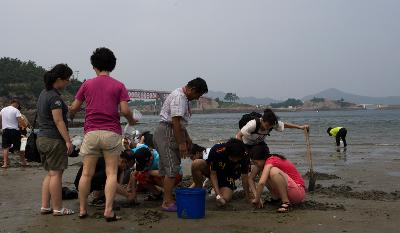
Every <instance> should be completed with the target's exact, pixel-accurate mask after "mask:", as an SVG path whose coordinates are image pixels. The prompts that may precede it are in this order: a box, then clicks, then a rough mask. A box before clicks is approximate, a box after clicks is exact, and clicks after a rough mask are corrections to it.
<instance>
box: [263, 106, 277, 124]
mask: <svg viewBox="0 0 400 233" xmlns="http://www.w3.org/2000/svg"><path fill="white" fill-rule="evenodd" d="M262 120H263V121H265V122H268V124H270V125H276V124H278V117H277V116H276V115H275V113H274V112H273V111H272V110H271V109H269V108H267V109H265V110H264V114H263V116H262Z"/></svg>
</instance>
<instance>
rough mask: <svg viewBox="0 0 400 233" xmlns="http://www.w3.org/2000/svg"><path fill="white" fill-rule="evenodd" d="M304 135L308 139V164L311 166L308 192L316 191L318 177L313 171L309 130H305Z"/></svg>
mask: <svg viewBox="0 0 400 233" xmlns="http://www.w3.org/2000/svg"><path fill="white" fill-rule="evenodd" d="M304 135H305V137H306V144H307V158H308V163H309V165H310V171H309V172H308V191H314V188H315V182H316V181H317V176H316V175H315V174H314V169H313V161H312V154H311V145H310V132H309V130H308V129H307V130H304Z"/></svg>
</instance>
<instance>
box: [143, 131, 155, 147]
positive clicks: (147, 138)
mask: <svg viewBox="0 0 400 233" xmlns="http://www.w3.org/2000/svg"><path fill="white" fill-rule="evenodd" d="M141 136H143V137H144V142H143V143H144V144H145V145H146V146H148V147H151V148H154V143H153V134H151V133H150V131H145V132H143V133H142V135H141Z"/></svg>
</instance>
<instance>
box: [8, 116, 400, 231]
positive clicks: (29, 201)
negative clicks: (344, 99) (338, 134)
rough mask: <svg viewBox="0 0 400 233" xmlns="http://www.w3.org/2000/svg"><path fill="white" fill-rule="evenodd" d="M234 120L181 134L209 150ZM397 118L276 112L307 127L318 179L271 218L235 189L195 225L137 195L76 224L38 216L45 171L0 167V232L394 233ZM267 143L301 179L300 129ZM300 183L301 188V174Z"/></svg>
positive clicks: (399, 163)
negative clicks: (110, 217)
mask: <svg viewBox="0 0 400 233" xmlns="http://www.w3.org/2000/svg"><path fill="white" fill-rule="evenodd" d="M302 114H303V115H302ZM318 114H319V115H318ZM360 115H362V117H360ZM238 116H239V115H233V116H232V115H228V114H225V115H224V114H223V115H215V116H210V115H209V116H204V115H203V116H194V117H193V118H194V119H193V122H192V124H191V126H190V127H191V128H189V133H191V135H193V141H194V142H198V143H200V144H202V145H205V146H210V145H212V144H213V143H216V142H217V141H218V140H222V139H225V138H228V137H230V136H231V135H232V134H233V132H235V131H236V130H237V129H236V128H235V127H237V126H236V125H234V124H235V123H236V121H237V118H238ZM398 116H399V111H398V110H397V111H387V112H384V113H381V112H370V113H364V112H354V113H346V112H336V113H335V112H330V113H322V114H320V113H286V114H280V117H281V119H283V120H288V121H290V122H295V123H303V122H305V121H307V122H309V123H310V125H311V144H312V149H313V156H314V170H315V171H316V172H318V175H319V176H318V179H317V183H316V184H317V186H316V190H315V191H314V192H308V193H306V201H305V203H304V204H301V205H298V206H295V207H294V208H293V209H292V210H291V211H290V212H289V213H286V214H278V213H276V209H277V206H270V205H267V206H266V207H265V208H264V209H254V208H253V207H252V206H251V205H250V204H249V203H248V202H246V200H245V199H243V198H241V197H243V194H242V193H241V192H237V193H235V197H236V198H235V199H234V200H233V201H232V202H231V203H230V204H229V205H228V206H226V207H225V208H222V209H221V208H218V207H216V203H215V198H213V197H207V201H206V217H205V218H204V219H199V220H190V219H179V218H178V217H177V215H176V213H166V212H162V211H160V207H159V206H160V205H161V202H157V201H155V202H148V201H144V200H143V195H140V196H139V202H140V204H139V205H127V204H126V203H125V200H124V199H123V198H122V197H117V199H116V203H115V207H116V212H117V214H118V215H121V216H122V217H123V219H122V220H121V221H118V222H113V223H106V222H105V221H104V219H103V217H102V214H103V210H102V209H101V208H97V207H90V208H89V218H87V219H79V218H78V214H75V215H72V216H64V217H54V216H51V215H40V213H39V210H40V191H41V190H40V187H41V181H42V179H43V177H44V175H45V171H44V170H43V168H41V167H40V165H39V164H35V163H31V165H32V166H31V167H27V168H22V167H19V166H18V164H15V163H14V164H12V166H11V167H10V168H8V169H2V170H0V185H1V192H0V207H1V208H0V209H1V210H2V211H1V212H0V232H34V233H35V232H190V231H196V232H199V233H201V232H207V233H211V232H217V233H219V232H238V233H239V232H274V233H275V232H398V231H399V230H398V228H399V226H400V224H399V223H398V219H400V208H399V207H400V182H399V177H400V145H399V144H398V142H399V135H400V134H399V132H397V129H398V126H399V117H398ZM382 119H385V120H382ZM156 122H157V117H154V118H149V119H148V120H145V122H143V124H140V125H138V128H139V129H140V130H144V129H150V130H152V128H153V127H154V126H155V125H156ZM327 122H328V123H336V122H344V124H346V126H347V128H348V129H349V132H350V133H349V135H348V138H349V139H348V143H349V146H348V149H347V150H346V151H344V150H343V148H341V149H340V151H339V152H337V151H336V150H335V147H334V145H333V144H334V139H333V138H329V137H328V136H327V135H325V134H326V132H324V131H325V130H324V127H325V125H327V124H328V123H327ZM201 123H202V124H201ZM357 124H362V125H363V127H358V125H357ZM217 126H218V127H219V128H218V127H217ZM80 130H81V129H72V130H71V133H72V134H79V133H80V132H81V131H80ZM267 141H268V144H269V146H270V149H271V151H272V152H279V153H283V154H285V155H287V157H288V158H289V159H290V160H291V161H293V162H294V163H295V164H296V166H297V167H298V169H299V171H300V172H301V173H302V174H303V175H305V174H306V172H307V171H308V163H307V160H306V156H305V155H306V153H305V151H306V149H305V145H304V135H303V134H302V132H300V131H299V130H288V131H287V132H285V133H282V134H276V133H274V134H273V135H272V136H271V137H269V138H267ZM0 157H1V156H0ZM11 157H12V160H13V161H14V162H15V161H16V160H17V158H15V156H14V155H11ZM80 162H81V158H80V157H77V158H73V159H70V160H69V167H68V169H67V170H66V171H65V173H64V176H63V186H67V187H70V188H72V187H73V181H74V179H75V175H76V172H77V170H78V169H79V166H80ZM188 166H189V162H188V161H185V162H184V173H185V175H188V174H189V172H190V171H188ZM187 179H188V178H187ZM305 181H306V184H308V180H307V177H306V176H305ZM64 205H65V207H69V208H72V209H74V210H75V211H78V210H79V201H78V200H68V201H64Z"/></svg>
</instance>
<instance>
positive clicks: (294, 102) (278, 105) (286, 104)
mask: <svg viewBox="0 0 400 233" xmlns="http://www.w3.org/2000/svg"><path fill="white" fill-rule="evenodd" d="M289 106H292V107H299V106H303V101H301V100H299V99H293V98H289V99H287V100H286V101H284V102H281V103H271V107H272V108H288V107H289Z"/></svg>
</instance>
